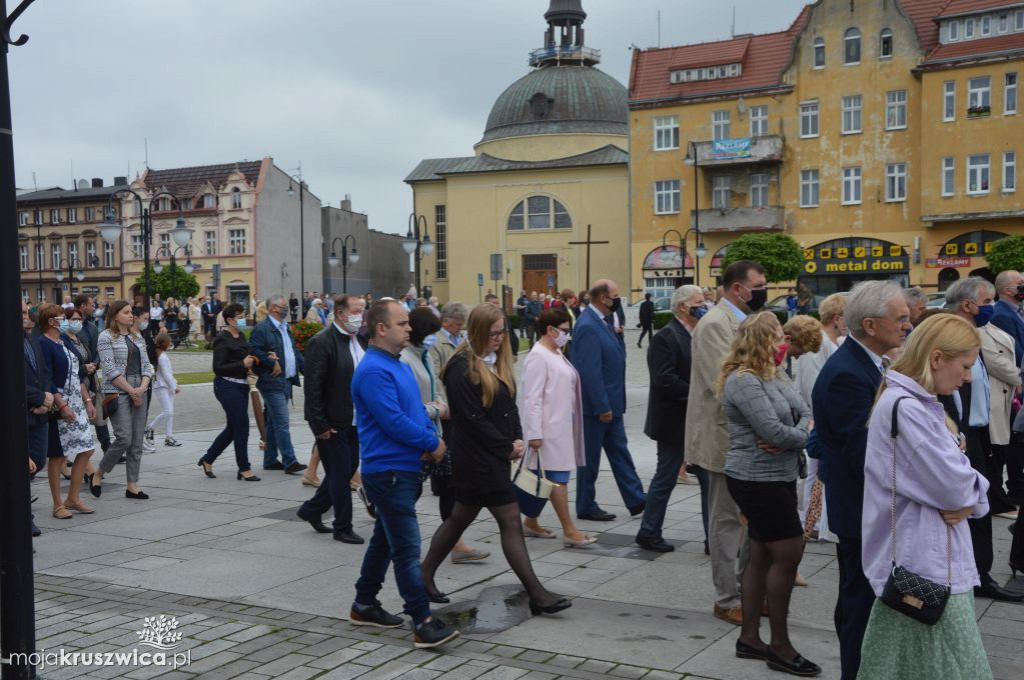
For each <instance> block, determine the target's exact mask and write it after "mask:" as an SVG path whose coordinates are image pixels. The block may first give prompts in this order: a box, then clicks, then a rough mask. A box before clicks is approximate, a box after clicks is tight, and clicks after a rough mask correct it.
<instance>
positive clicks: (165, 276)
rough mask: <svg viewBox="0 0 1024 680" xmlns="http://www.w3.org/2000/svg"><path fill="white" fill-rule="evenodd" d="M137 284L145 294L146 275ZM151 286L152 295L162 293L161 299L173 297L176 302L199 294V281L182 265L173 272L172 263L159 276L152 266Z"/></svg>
mask: <svg viewBox="0 0 1024 680" xmlns="http://www.w3.org/2000/svg"><path fill="white" fill-rule="evenodd" d="M135 283H136V285H138V287H139V290H140V291H141V292H143V293H145V291H146V278H145V274H141V275H139V278H138V280H136V282H135ZM149 285H150V293H151V294H154V295H155V294H156V293H160V297H162V298H163V299H165V300H166V299H167V298H169V297H173V298H174V299H175V300H183V299H186V298H190V297H193V296H194V295H197V294H198V293H199V281H198V280H196V277H195V275H193V274H188V273H186V272H185V270H184V269H182V268H181V265H176V266H175V267H174V269H173V271H172V270H171V265H170V263H168V264H165V265H164V268H163V271H162V272H160V273H159V274H157V273H156V272H154V271H153V267H152V266H150V268H149Z"/></svg>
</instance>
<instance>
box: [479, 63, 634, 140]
mask: <svg viewBox="0 0 1024 680" xmlns="http://www.w3.org/2000/svg"><path fill="white" fill-rule="evenodd" d="M567 133H592V134H610V135H622V136H624V137H625V136H627V135H628V134H629V106H628V104H627V92H626V88H625V87H624V86H623V85H622V83H620V82H619V81H617V80H615V79H614V78H612V77H611V76H609V75H608V74H606V73H604V72H602V71H599V70H597V69H596V68H594V67H592V66H547V67H544V68H540V69H536V70H534V71H531V72H530V73H528V74H526V75H525V76H523V77H522V78H520V79H519V80H517V81H516V82H514V83H512V85H511V86H509V88H508V89H507V90H505V91H504V92H502V93H501V95H500V96H499V97H498V100H497V101H496V102H494V107H493V108H492V109H491V115H490V116H488V117H487V129H486V130H484V137H483V139H482V140H481V141H484V142H489V141H492V140H495V139H504V138H506V137H521V136H525V135H555V134H567Z"/></svg>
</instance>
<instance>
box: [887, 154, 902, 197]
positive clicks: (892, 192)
mask: <svg viewBox="0 0 1024 680" xmlns="http://www.w3.org/2000/svg"><path fill="white" fill-rule="evenodd" d="M906 200H907V164H906V163H889V164H887V165H886V166H885V202H886V203H903V202H906Z"/></svg>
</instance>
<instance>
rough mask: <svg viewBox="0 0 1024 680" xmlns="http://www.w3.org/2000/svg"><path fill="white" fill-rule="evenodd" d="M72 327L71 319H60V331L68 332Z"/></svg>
mask: <svg viewBox="0 0 1024 680" xmlns="http://www.w3.org/2000/svg"><path fill="white" fill-rule="evenodd" d="M70 328H71V322H70V321H68V320H67V319H61V320H60V332H61V333H67V332H68V330H69V329H70Z"/></svg>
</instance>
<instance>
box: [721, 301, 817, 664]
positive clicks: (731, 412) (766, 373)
mask: <svg viewBox="0 0 1024 680" xmlns="http://www.w3.org/2000/svg"><path fill="white" fill-rule="evenodd" d="M787 350H788V348H787V347H786V341H785V336H784V335H783V333H782V327H781V326H780V325H779V320H778V319H777V318H775V315H774V314H772V313H771V312H762V313H760V314H754V315H752V316H749V317H747V319H746V320H745V321H743V323H741V324H740V327H739V329H738V330H737V333H736V338H735V339H734V340H733V344H732V350H731V351H730V353H729V356H728V357H726V359H725V362H724V363H723V364H722V372H721V375H720V377H719V380H718V389H719V394H721V398H722V410H723V412H724V413H725V417H726V420H727V422H728V426H729V450H728V452H727V453H726V457H725V474H726V485H727V487H728V489H729V494H730V495H731V496H732V497H733V500H735V501H736V504H737V505H738V506H739V508H740V510H741V511H742V512H743V514H744V515H745V516H746V518H747V531H748V533H749V535H750V560H749V562H748V563H747V568H746V569H745V570H744V572H743V626H742V629H741V632H740V637H739V640H737V641H736V655H737V656H739V657H741V658H747V659H763V660H764V661H765V662H767V664H768V666H769V667H770V668H772V669H774V670H779V671H784V672H787V673H792V674H794V675H807V676H809V675H817V674H818V673H820V672H821V667H820V666H818V665H817V664H815V663H812V662H810V661H808V660H807V659H805V658H803V657H802V656H800V654H798V653H797V651H796V649H794V648H793V644H792V643H791V642H790V640H789V630H788V625H787V621H786V619H787V615H788V611H789V599H790V595H791V594H792V592H793V583H794V580H795V578H796V568H797V565H798V564H799V563H800V558H801V556H802V555H803V550H804V541H803V533H804V532H803V527H802V526H801V524H800V515H799V513H798V512H797V497H796V480H797V477H798V476H799V472H800V463H801V460H802V456H803V448H804V446H806V444H807V433H808V431H809V430H810V429H811V409H810V407H808V406H807V404H806V403H805V402H804V400H803V399H802V398H801V397H800V395H799V394H798V393H797V391H796V388H795V387H794V386H793V383H792V382H790V380H789V379H788V378H786V377H785V375H784V374H783V372H782V371H781V370H780V369H779V366H780V365H781V364H782V362H783V361H784V360H785V357H786V352H787ZM766 601H767V606H768V621H769V624H770V626H771V644H770V645H766V644H765V643H764V642H762V640H761V635H760V630H759V629H760V621H761V609H762V606H763V605H764V604H765V602H766Z"/></svg>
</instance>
